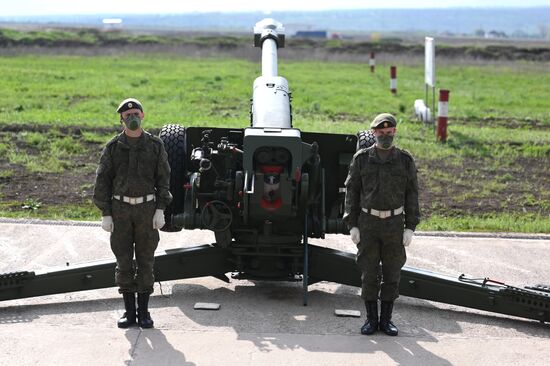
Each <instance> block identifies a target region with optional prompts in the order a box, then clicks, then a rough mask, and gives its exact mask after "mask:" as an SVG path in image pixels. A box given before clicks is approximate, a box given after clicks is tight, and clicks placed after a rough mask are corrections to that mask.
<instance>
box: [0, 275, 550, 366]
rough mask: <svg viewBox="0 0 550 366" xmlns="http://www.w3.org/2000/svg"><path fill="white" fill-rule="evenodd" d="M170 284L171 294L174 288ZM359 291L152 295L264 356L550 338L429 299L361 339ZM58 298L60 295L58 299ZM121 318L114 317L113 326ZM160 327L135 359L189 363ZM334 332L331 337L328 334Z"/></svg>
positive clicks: (275, 287) (12, 311) (28, 317)
mask: <svg viewBox="0 0 550 366" xmlns="http://www.w3.org/2000/svg"><path fill="white" fill-rule="evenodd" d="M170 284H172V283H170ZM163 286H164V288H165V291H166V287H167V286H166V284H163ZM325 287H326V288H325ZM329 288H330V290H329ZM357 293H358V292H357V289H356V288H355V287H349V286H344V285H338V286H337V287H334V285H333V284H330V285H328V284H323V283H319V284H316V285H313V286H311V289H310V291H309V305H308V306H303V305H302V285H301V283H289V282H273V281H261V282H250V281H242V282H233V283H232V284H231V285H226V284H223V283H222V282H220V287H217V288H215V289H211V288H209V287H206V286H203V285H201V284H196V283H182V282H178V283H174V284H173V285H172V291H171V295H170V296H161V295H158V291H157V295H156V296H153V297H152V298H151V302H150V308H151V313H152V315H153V318H155V312H156V311H160V309H167V311H170V309H178V311H179V312H181V313H182V315H184V316H182V317H181V318H180V319H173V322H172V320H171V321H170V323H171V324H170V325H169V326H170V328H172V329H174V328H176V329H177V327H178V326H180V325H181V326H182V327H185V326H186V325H189V320H190V321H191V322H194V323H196V324H191V326H196V327H199V328H200V327H212V328H214V329H215V328H230V329H232V330H233V331H234V332H235V333H236V334H237V338H238V339H239V340H243V341H249V342H252V343H253V344H254V345H255V347H256V348H257V349H258V350H259V351H260V352H271V350H273V349H281V350H294V349H304V350H307V351H310V352H351V353H354V352H355V353H374V352H386V353H387V355H388V357H391V358H392V359H393V360H394V361H395V362H396V363H400V364H411V363H413V362H415V361H417V360H418V359H419V358H418V357H421V358H420V359H423V360H427V361H428V362H429V363H430V364H439V365H447V364H449V363H448V361H447V360H445V359H442V358H440V357H439V356H437V355H435V354H433V353H431V352H430V351H428V350H426V349H425V348H424V347H422V343H426V342H428V343H429V342H434V343H436V342H438V339H437V338H436V336H434V334H459V335H460V334H462V333H464V329H463V327H462V326H461V324H463V325H464V324H467V325H468V327H470V328H476V327H487V326H492V327H495V328H498V329H512V330H514V331H516V332H518V333H523V334H526V335H529V336H530V337H538V338H544V339H549V338H550V332H549V330H550V326H549V325H548V324H541V323H539V322H536V321H530V320H526V319H521V318H513V317H507V316H501V315H495V314H492V313H484V312H482V313H479V311H477V310H476V312H473V311H474V310H468V309H466V308H462V307H457V306H453V307H451V309H440V308H438V307H437V306H435V305H434V304H433V303H431V302H429V301H425V300H419V299H413V298H408V297H401V298H399V299H398V300H397V302H396V305H395V310H394V317H393V320H394V322H395V323H396V324H397V325H398V326H399V329H400V335H399V336H398V337H396V338H393V337H391V338H390V337H388V336H386V335H384V334H381V333H379V334H376V335H374V336H370V337H366V336H362V335H360V334H359V329H360V327H361V325H362V324H363V322H364V308H363V306H364V305H363V302H362V300H361V299H360V297H359V296H358V295H357ZM55 300H56V299H55V297H54V298H53V300H52V301H55ZM65 301H66V300H65ZM196 302H214V303H219V304H221V309H220V310H219V311H199V310H194V309H193V306H194V304H195V303H196ZM445 306H449V305H445ZM334 309H355V310H360V311H361V313H362V318H340V317H336V316H335V315H334ZM0 310H1V311H0V324H3V325H8V326H9V324H15V323H32V322H33V321H36V320H38V319H40V317H42V316H46V315H47V316H51V315H56V314H60V315H63V314H79V313H90V316H89V318H84V320H82V318H79V320H78V321H79V324H82V322H83V321H84V322H86V321H88V320H89V321H90V322H93V321H94V317H95V315H94V314H93V313H98V312H104V313H108V312H114V313H118V312H119V313H120V314H122V312H123V308H122V301H121V299H120V298H119V297H113V298H108V299H99V300H87V301H71V302H51V303H40V304H30V305H8V306H0ZM171 311H172V312H173V311H174V310H171ZM111 315H113V316H114V314H111ZM187 319H188V320H187ZM108 321H110V320H108ZM115 321H116V320H115V318H113V323H112V324H113V327H114V326H115ZM197 325H198V326H197ZM156 326H157V328H159V329H152V330H144V331H142V332H141V333H140V336H139V337H138V339H137V340H136V341H135V346H136V347H135V350H134V351H132V348H131V352H132V353H131V357H132V358H133V359H136V360H139V362H142V361H143V360H148V361H151V363H153V362H154V360H155V359H154V358H149V356H148V354H149V353H150V354H152V355H156V356H159V355H161V354H162V357H165V355H169V356H170V357H171V358H172V359H174V360H175V361H174V362H175V364H184V362H185V356H184V355H183V354H182V353H181V352H180V351H177V350H176V349H175V348H174V347H173V346H172V345H171V344H170V343H169V342H168V341H167V339H166V337H165V336H164V334H163V333H162V330H161V329H162V327H163V326H164V327H166V325H163V324H159V323H158V322H157V324H156ZM130 334H132V333H131V332H128V331H127V333H126V335H127V338H128V340H129V342H130V344H133V343H132V342H133V341H132V340H131V336H130ZM134 335H135V333H134ZM327 335H330V337H326V336H327ZM339 336H342V342H338V341H336V342H335V341H334V339H338V337H339ZM349 336H353V337H349ZM335 337H336V338H335ZM134 339H135V337H134ZM131 347H132V346H131ZM141 356H143V357H141ZM159 357H160V356H159ZM143 362H144V363H143V364H146V362H145V361H143ZM132 364H134V363H132ZM187 364H189V363H187Z"/></svg>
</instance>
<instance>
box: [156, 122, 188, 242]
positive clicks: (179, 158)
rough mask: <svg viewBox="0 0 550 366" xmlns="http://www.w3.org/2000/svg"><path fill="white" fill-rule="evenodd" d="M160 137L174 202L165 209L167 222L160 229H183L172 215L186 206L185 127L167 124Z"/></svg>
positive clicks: (173, 230)
mask: <svg viewBox="0 0 550 366" xmlns="http://www.w3.org/2000/svg"><path fill="white" fill-rule="evenodd" d="M159 137H160V139H161V140H162V141H163V142H164V149H165V150H166V153H167V154H168V164H170V193H172V202H171V203H170V205H168V207H166V210H164V219H165V221H166V224H165V225H164V226H163V227H162V228H161V229H160V230H162V231H166V232H175V231H181V229H182V228H181V227H175V226H173V225H172V215H174V214H178V213H181V212H183V208H184V198H185V190H184V189H183V185H184V183H185V180H186V179H187V169H186V161H187V141H186V138H185V127H182V126H180V125H175V124H169V125H165V126H163V127H162V129H161V130H160V133H159Z"/></svg>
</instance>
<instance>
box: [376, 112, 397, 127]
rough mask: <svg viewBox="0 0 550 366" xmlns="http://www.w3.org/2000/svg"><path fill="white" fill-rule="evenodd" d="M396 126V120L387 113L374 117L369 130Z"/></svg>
mask: <svg viewBox="0 0 550 366" xmlns="http://www.w3.org/2000/svg"><path fill="white" fill-rule="evenodd" d="M396 126H397V120H396V119H395V117H394V116H393V115H391V114H389V113H382V114H379V115H378V116H376V117H374V119H373V120H372V123H371V124H370V128H388V127H396Z"/></svg>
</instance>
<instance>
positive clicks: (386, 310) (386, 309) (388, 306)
mask: <svg viewBox="0 0 550 366" xmlns="http://www.w3.org/2000/svg"><path fill="white" fill-rule="evenodd" d="M392 311H393V301H382V304H381V306H380V330H381V331H382V332H384V333H386V334H387V335H390V336H396V335H397V333H398V331H397V327H396V326H395V324H393V323H392V321H391V313H392Z"/></svg>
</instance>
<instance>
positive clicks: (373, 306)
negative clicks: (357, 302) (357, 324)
mask: <svg viewBox="0 0 550 366" xmlns="http://www.w3.org/2000/svg"><path fill="white" fill-rule="evenodd" d="M365 307H366V308H367V320H366V321H365V324H363V326H362V327H361V334H366V335H371V334H373V333H374V332H376V330H377V329H378V301H365Z"/></svg>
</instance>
